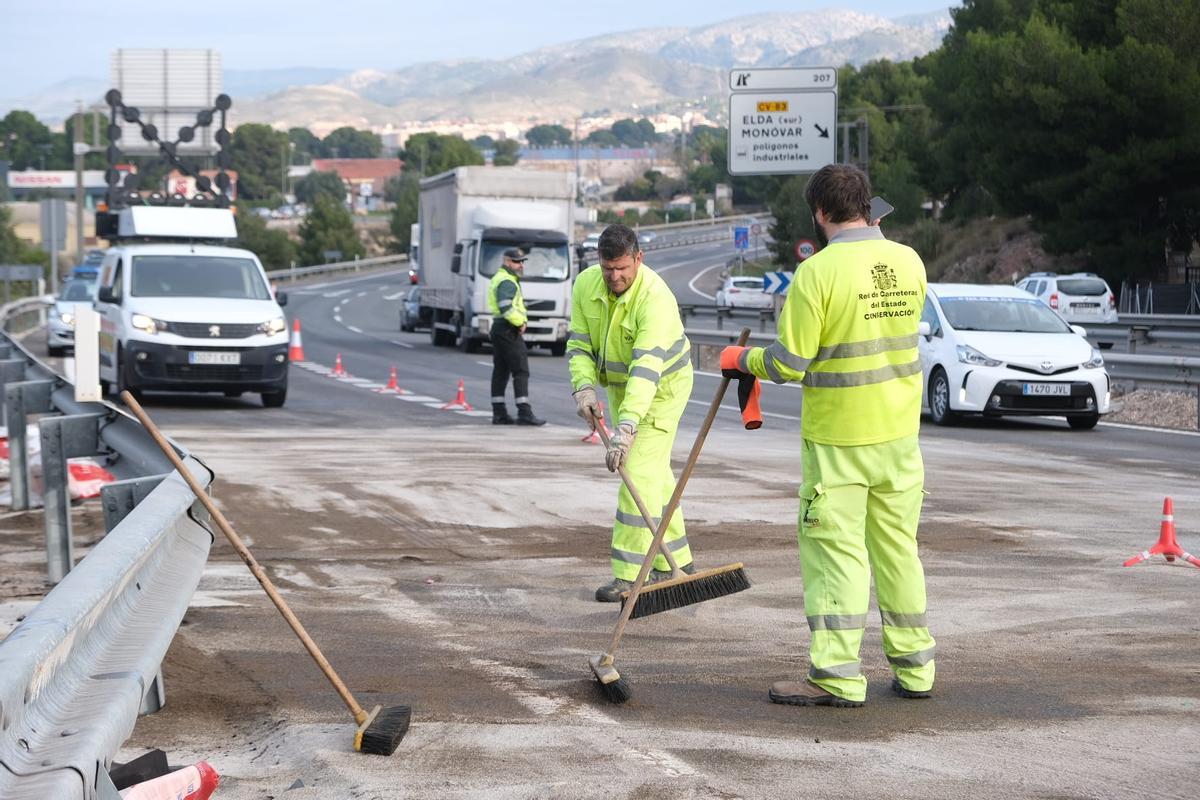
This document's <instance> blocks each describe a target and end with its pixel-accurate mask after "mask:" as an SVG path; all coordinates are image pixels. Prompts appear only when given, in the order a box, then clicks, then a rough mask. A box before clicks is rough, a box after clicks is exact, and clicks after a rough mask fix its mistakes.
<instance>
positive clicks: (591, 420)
mask: <svg viewBox="0 0 1200 800" xmlns="http://www.w3.org/2000/svg"><path fill="white" fill-rule="evenodd" d="M571 396H572V397H574V398H575V413H576V414H578V415H579V416H580V417H581V418H582V419H583V421H584V422H586V423H587V424H588V427H590V428H591V429H592V430H596V422H597V421H598V420H599V419H600V417H601V416H602V415H603V413H604V412H603V411H601V410H600V398H599V397H597V396H596V389H595V388H594V387H592V386H584V387H583V388H582V389H580V390H579V391H577V392H575V393H574V394H573V395H571Z"/></svg>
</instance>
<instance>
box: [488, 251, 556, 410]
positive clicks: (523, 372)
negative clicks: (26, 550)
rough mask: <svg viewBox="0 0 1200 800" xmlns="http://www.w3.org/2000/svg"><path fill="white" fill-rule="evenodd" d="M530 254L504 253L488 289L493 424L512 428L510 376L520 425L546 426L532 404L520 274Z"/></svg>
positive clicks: (525, 317) (523, 299) (525, 318)
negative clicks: (508, 394)
mask: <svg viewBox="0 0 1200 800" xmlns="http://www.w3.org/2000/svg"><path fill="white" fill-rule="evenodd" d="M526 258H528V255H527V254H526V253H525V251H524V250H522V249H521V248H519V247H513V248H510V249H508V250H505V251H504V264H503V266H502V267H500V269H498V270H496V274H495V275H493V276H492V282H491V284H490V285H489V286H488V310H489V311H491V312H492V332H491V339H492V424H493V425H512V424H513V418H512V417H510V416H509V415H508V409H507V408H506V407H505V405H504V393H505V391H506V390H507V388H508V376H509V375H512V380H513V393H514V394H515V395H516V397H517V419H516V423H517V424H518V425H545V424H546V420H544V419H539V418H538V417H535V416H534V415H533V408H532V407H531V406H530V405H529V350H528V348H527V347H526V346H525V340H524V339H523V338H522V334H524V333H525V323H526V321H527V319H528V317H527V316H526V314H525V298H524V297H523V296H522V295H521V274H522V273H523V272H524V271H525V259H526Z"/></svg>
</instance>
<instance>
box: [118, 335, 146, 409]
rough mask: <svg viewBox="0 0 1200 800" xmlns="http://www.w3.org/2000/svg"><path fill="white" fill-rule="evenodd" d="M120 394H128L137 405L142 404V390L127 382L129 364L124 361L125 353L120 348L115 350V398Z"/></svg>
mask: <svg viewBox="0 0 1200 800" xmlns="http://www.w3.org/2000/svg"><path fill="white" fill-rule="evenodd" d="M121 392H129V393H130V394H131V395H133V399H134V400H137V401H138V402H139V403H140V402H142V390H141V389H139V388H137V387H136V386H134V385H133V382H132V381H130V380H129V364H127V363H126V361H125V351H124V350H122V349H121V348H120V347H118V348H117V397H120V396H121Z"/></svg>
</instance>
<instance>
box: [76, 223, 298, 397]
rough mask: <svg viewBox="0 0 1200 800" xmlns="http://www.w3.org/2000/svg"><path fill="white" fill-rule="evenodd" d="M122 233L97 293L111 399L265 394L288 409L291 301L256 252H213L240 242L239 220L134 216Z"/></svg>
mask: <svg viewBox="0 0 1200 800" xmlns="http://www.w3.org/2000/svg"><path fill="white" fill-rule="evenodd" d="M118 225H119V236H118V238H117V239H115V240H114V246H113V247H111V248H109V250H108V251H107V253H106V254H105V258H104V261H103V263H102V264H101V266H100V275H99V280H98V284H97V288H96V302H95V307H96V310H97V312H98V313H99V314H100V364H99V367H100V383H101V387H102V388H103V389H104V391H105V392H106V393H107V391H108V390H109V389H110V388H112V389H115V390H116V391H117V392H118V393H119V392H120V391H122V390H129V391H130V392H131V393H133V394H135V395H137V394H138V393H140V392H141V391H142V390H146V389H149V390H157V391H186V392H222V393H224V394H225V395H226V396H229V397H236V396H239V395H241V394H242V393H243V392H256V393H259V394H261V395H262V402H263V405H264V406H267V407H268V408H278V407H280V406H282V405H283V404H284V401H285V400H286V398H287V379H288V336H287V320H286V319H285V318H284V316H283V310H282V308H281V306H282V305H284V304H286V302H287V297H286V295H283V294H282V293H280V294H279V295H275V294H273V292H272V290H271V286H270V283H269V282H268V280H267V276H266V273H265V272H264V271H263V268H262V264H260V263H259V261H258V258H257V257H256V256H255V255H254V253H252V252H250V251H249V250H242V249H239V248H233V247H227V246H224V245H222V244H212V243H209V242H214V241H216V242H220V241H223V240H229V239H232V238H234V237H235V236H236V235H237V232H236V226H235V224H234V219H233V214H232V212H231V211H230V210H228V209H218V208H187V207H183V208H177V207H154V206H146V207H133V208H127V209H123V210H122V211H121V212H120V218H119V222H118Z"/></svg>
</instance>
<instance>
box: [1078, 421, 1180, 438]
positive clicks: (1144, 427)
mask: <svg viewBox="0 0 1200 800" xmlns="http://www.w3.org/2000/svg"><path fill="white" fill-rule="evenodd" d="M1100 426H1101V427H1103V428H1122V429H1124V430H1128V431H1153V432H1154V433H1172V434H1174V435H1176V436H1200V431H1181V430H1175V429H1174V428H1153V427H1151V426H1149V425H1127V424H1125V423H1124V422H1101V423H1100Z"/></svg>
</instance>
